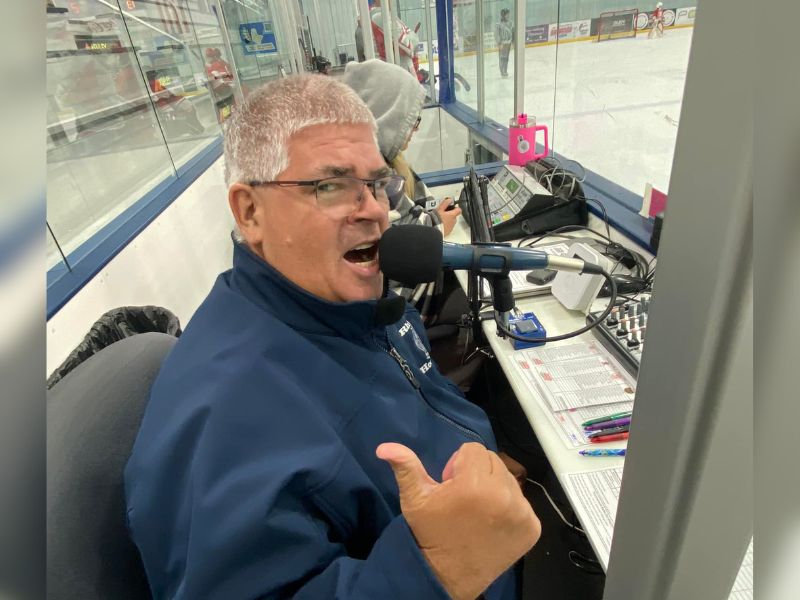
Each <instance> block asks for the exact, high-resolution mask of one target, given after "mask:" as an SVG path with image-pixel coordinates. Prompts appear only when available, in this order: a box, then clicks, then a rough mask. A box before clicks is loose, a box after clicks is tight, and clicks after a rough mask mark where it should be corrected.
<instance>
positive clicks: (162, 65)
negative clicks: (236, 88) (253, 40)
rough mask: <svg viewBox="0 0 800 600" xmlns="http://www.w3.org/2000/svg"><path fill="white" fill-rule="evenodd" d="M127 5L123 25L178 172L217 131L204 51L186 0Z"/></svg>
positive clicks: (218, 129)
mask: <svg viewBox="0 0 800 600" xmlns="http://www.w3.org/2000/svg"><path fill="white" fill-rule="evenodd" d="M126 2H127V0H124V2H123V5H124V6H126V9H125V10H124V12H123V14H124V19H125V25H126V26H127V29H128V32H129V33H130V36H131V40H132V42H133V45H134V48H135V49H136V55H137V57H138V60H139V67H140V69H141V73H142V75H143V76H144V78H145V81H146V82H147V86H148V90H149V93H150V98H151V100H152V102H153V104H154V106H155V108H156V116H157V117H158V121H159V124H160V125H161V131H162V132H163V135H164V138H165V139H166V141H167V146H168V148H169V151H170V154H171V155H172V160H173V162H174V163H175V166H176V168H180V167H181V166H182V165H183V164H185V163H186V162H187V161H188V160H189V159H190V158H192V157H193V156H194V155H195V154H197V152H198V151H199V150H200V149H201V148H203V147H204V146H207V145H208V143H209V142H210V141H211V140H212V139H214V138H216V137H217V136H219V135H220V133H221V130H220V128H219V123H218V115H217V112H216V109H215V106H214V101H213V100H212V97H211V94H210V91H209V85H208V78H207V75H206V66H205V62H204V61H205V56H204V51H202V50H201V49H200V47H199V46H198V44H197V39H196V38H195V34H194V28H193V25H192V16H191V14H190V12H189V6H188V3H187V1H186V0H161V1H160V2H157V3H155V2H141V1H138V2H137V1H135V0H134V1H132V2H130V3H127V4H126ZM199 16H200V12H199V11H198V17H199ZM220 60H221V55H220ZM217 62H219V61H217ZM229 90H230V92H231V94H232V92H233V90H232V88H229Z"/></svg>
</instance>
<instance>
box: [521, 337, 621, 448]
mask: <svg viewBox="0 0 800 600" xmlns="http://www.w3.org/2000/svg"><path fill="white" fill-rule="evenodd" d="M513 360H514V364H515V365H516V368H517V372H518V373H519V374H520V376H521V377H522V379H523V380H524V382H525V385H526V387H527V388H528V390H529V391H530V393H531V395H532V396H533V397H535V398H536V399H537V400H539V401H540V402H541V403H542V404H543V405H544V407H545V408H546V409H547V410H545V413H547V415H548V417H549V418H550V420H551V421H552V423H553V424H554V425H555V426H556V431H558V432H559V434H560V436H561V438H562V440H563V441H564V443H565V444H566V445H567V446H568V447H572V448H575V447H578V446H583V445H586V444H588V443H589V439H588V438H587V437H586V433H585V432H584V429H583V427H582V425H581V424H582V423H584V422H585V421H588V420H589V419H594V418H597V417H603V416H606V415H609V414H611V413H616V412H625V411H631V410H633V400H634V396H635V394H636V382H635V380H634V379H633V377H632V376H631V375H630V374H629V373H628V372H627V371H626V370H625V369H624V368H623V367H622V366H621V365H620V364H619V363H618V362H617V361H616V359H614V358H613V357H612V356H610V355H609V354H608V352H607V351H606V350H605V348H603V347H602V345H601V344H600V343H599V342H597V341H596V340H594V339H591V340H587V341H578V342H572V343H568V344H562V345H552V346H551V345H549V344H548V345H546V346H542V347H537V348H529V349H526V350H520V351H518V352H516V353H514V359H513Z"/></svg>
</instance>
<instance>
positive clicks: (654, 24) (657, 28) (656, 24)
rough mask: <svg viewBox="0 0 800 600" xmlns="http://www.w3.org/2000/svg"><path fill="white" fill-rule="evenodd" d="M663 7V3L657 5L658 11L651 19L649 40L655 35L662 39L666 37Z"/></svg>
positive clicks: (654, 12)
mask: <svg viewBox="0 0 800 600" xmlns="http://www.w3.org/2000/svg"><path fill="white" fill-rule="evenodd" d="M662 6H663V3H662V2H659V3H658V4H656V9H655V10H654V11H653V15H652V16H651V17H650V31H649V32H648V34H647V39H648V40H650V39H652V38H653V34H654V33H657V34H658V37H660V38H661V37H664V9H663V8H661V7H662Z"/></svg>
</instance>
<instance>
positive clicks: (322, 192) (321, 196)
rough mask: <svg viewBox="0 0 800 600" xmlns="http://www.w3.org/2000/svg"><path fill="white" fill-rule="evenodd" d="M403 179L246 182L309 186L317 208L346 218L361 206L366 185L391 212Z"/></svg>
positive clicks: (399, 193)
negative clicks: (312, 189) (312, 190)
mask: <svg viewBox="0 0 800 600" xmlns="http://www.w3.org/2000/svg"><path fill="white" fill-rule="evenodd" d="M405 181H406V180H405V178H404V177H401V176H400V175H387V176H386V177H379V178H377V179H359V178H357V177H326V178H324V179H309V180H299V181H250V182H249V185H251V186H253V187H256V186H261V185H277V186H280V187H313V188H314V194H315V196H316V198H317V207H318V208H319V209H320V210H321V211H322V212H324V213H326V214H328V215H329V216H331V217H334V218H344V217H349V216H350V215H352V214H353V213H354V212H356V211H357V210H358V208H359V206H360V205H361V199H362V197H363V196H364V187H365V186H369V188H370V190H371V191H372V195H373V196H374V197H375V200H377V201H378V203H379V204H383V205H385V206H386V207H387V208H388V209H390V210H391V209H394V208H395V207H396V206H397V204H398V202H399V201H400V198H402V196H403V185H404V184H405Z"/></svg>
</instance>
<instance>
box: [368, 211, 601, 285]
mask: <svg viewBox="0 0 800 600" xmlns="http://www.w3.org/2000/svg"><path fill="white" fill-rule="evenodd" d="M378 260H379V262H380V265H381V271H383V273H384V275H386V277H388V278H389V279H392V280H394V281H399V282H400V283H402V284H403V285H417V284H420V283H426V282H429V281H435V280H436V277H437V275H438V274H439V271H440V269H441V268H442V267H444V268H449V269H454V270H459V271H462V270H463V271H470V272H472V273H476V274H478V275H484V276H491V275H502V274H508V271H530V270H531V269H553V270H556V271H575V272H578V273H600V272H601V270H600V269H599V267H597V266H596V265H592V264H587V263H585V262H584V261H583V260H581V259H579V258H566V257H563V256H550V255H549V254H547V253H545V252H542V251H541V250H531V249H527V248H513V247H511V246H505V245H502V244H474V245H473V244H453V243H451V242H444V241H443V240H442V233H441V232H440V231H439V230H438V229H436V228H435V227H425V226H423V225H395V226H394V227H390V228H389V229H387V230H386V231H385V232H384V234H383V236H382V237H381V240H380V242H379V243H378Z"/></svg>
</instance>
